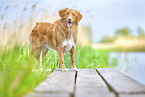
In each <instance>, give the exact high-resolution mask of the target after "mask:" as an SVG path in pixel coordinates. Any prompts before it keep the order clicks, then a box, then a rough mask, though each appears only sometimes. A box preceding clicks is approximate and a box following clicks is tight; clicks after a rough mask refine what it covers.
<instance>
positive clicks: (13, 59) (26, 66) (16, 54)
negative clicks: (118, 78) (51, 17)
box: [0, 45, 115, 97]
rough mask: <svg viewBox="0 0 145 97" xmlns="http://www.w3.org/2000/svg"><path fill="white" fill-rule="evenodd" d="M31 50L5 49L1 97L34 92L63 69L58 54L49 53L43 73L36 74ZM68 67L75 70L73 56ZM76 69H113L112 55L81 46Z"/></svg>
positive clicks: (0, 56) (0, 71)
mask: <svg viewBox="0 0 145 97" xmlns="http://www.w3.org/2000/svg"><path fill="white" fill-rule="evenodd" d="M29 50H30V49H29V46H27V45H25V46H17V45H16V46H14V47H13V48H11V49H7V48H6V47H3V48H2V49H1V54H0V64H1V65H0V79H1V80H0V96H1V97H21V96H23V95H24V94H25V93H27V92H29V91H32V90H33V89H34V88H35V87H36V86H37V85H38V84H39V83H40V82H42V81H43V80H45V79H46V78H47V76H48V75H49V74H50V72H48V71H47V69H52V71H53V70H55V69H56V68H58V67H60V65H59V57H58V54H57V52H55V51H49V52H48V54H47V55H46V57H45V58H44V59H43V66H42V68H43V71H42V72H41V73H40V72H37V71H33V72H32V68H31V65H30V64H31V60H30V54H29ZM64 58H65V64H66V67H67V68H71V60H70V55H65V56H64ZM76 65H77V67H78V68H92V69H95V68H102V67H113V66H115V65H114V64H112V65H111V64H109V51H107V50H95V49H93V48H91V47H89V46H88V47H82V46H77V49H76ZM34 69H36V70H39V64H38V62H37V61H36V60H34Z"/></svg>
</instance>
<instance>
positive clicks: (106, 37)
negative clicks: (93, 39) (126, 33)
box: [100, 36, 113, 43]
mask: <svg viewBox="0 0 145 97" xmlns="http://www.w3.org/2000/svg"><path fill="white" fill-rule="evenodd" d="M100 42H101V43H112V42H113V38H111V37H110V36H104V37H103V38H102V40H101V41H100Z"/></svg>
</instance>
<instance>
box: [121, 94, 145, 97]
mask: <svg viewBox="0 0 145 97" xmlns="http://www.w3.org/2000/svg"><path fill="white" fill-rule="evenodd" d="M119 97H145V94H122V95H119Z"/></svg>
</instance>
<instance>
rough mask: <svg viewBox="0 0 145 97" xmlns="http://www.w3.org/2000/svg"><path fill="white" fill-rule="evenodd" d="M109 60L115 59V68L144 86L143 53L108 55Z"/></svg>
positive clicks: (144, 57)
mask: <svg viewBox="0 0 145 97" xmlns="http://www.w3.org/2000/svg"><path fill="white" fill-rule="evenodd" d="M110 57H111V60H110V62H112V60H113V59H114V58H116V59H117V64H118V65H117V68H118V69H119V70H120V71H121V72H123V73H125V74H126V75H128V76H130V77H131V78H133V79H135V80H137V81H138V82H140V83H142V84H144V85H145V53H142V52H127V53H116V52H113V53H111V54H110Z"/></svg>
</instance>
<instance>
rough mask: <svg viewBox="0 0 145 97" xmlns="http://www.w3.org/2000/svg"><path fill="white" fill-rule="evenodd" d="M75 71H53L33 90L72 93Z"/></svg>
mask: <svg viewBox="0 0 145 97" xmlns="http://www.w3.org/2000/svg"><path fill="white" fill-rule="evenodd" d="M75 74H76V71H68V72H62V71H54V72H53V73H52V74H51V75H50V76H49V77H48V78H47V79H46V80H45V81H43V82H42V83H40V84H39V85H38V86H37V87H36V88H35V92H37V93H39V92H43V93H73V92H74V82H75Z"/></svg>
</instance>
